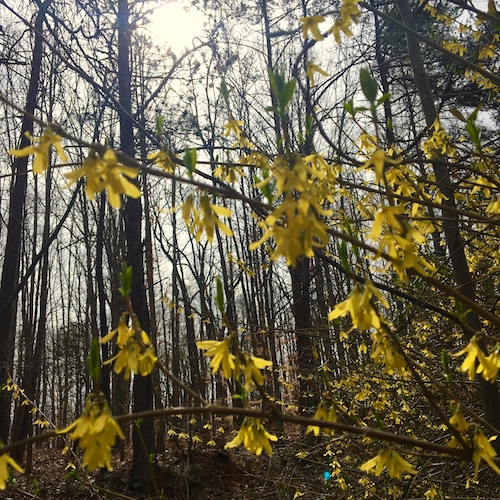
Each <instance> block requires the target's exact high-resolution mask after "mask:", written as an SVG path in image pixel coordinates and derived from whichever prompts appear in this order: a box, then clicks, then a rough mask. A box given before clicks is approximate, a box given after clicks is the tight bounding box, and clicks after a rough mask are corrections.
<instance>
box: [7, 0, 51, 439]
mask: <svg viewBox="0 0 500 500" xmlns="http://www.w3.org/2000/svg"><path fill="white" fill-rule="evenodd" d="M51 3H52V0H45V2H44V3H43V4H41V5H40V9H39V11H38V14H37V16H36V20H35V28H36V30H35V42H34V46H33V59H32V62H31V78H30V82H29V87H28V94H27V99H26V111H27V112H28V113H31V114H34V113H35V109H36V106H37V94H38V84H39V81H40V73H41V72H40V69H41V66H42V55H43V47H42V35H41V33H42V29H43V23H44V21H45V13H46V11H47V8H48V7H49V6H50V4H51ZM26 132H29V133H33V122H32V120H31V119H30V118H29V116H27V115H24V117H23V122H22V126H21V140H20V147H21V148H23V147H26V146H28V145H29V143H30V141H29V139H28V138H27V137H26V136H25V133H26ZM12 171H13V173H14V184H13V186H12V189H11V192H10V204H9V220H8V223H7V242H6V245H5V258H4V261H3V268H2V280H1V282H0V325H2V328H0V385H1V384H2V383H4V382H5V381H6V380H7V377H8V375H9V372H10V370H11V368H12V361H13V354H14V337H15V316H14V311H16V305H15V302H16V298H15V297H13V291H14V290H15V288H16V284H17V279H18V273H19V259H20V248H21V230H22V225H23V218H24V201H25V198H26V186H27V172H28V158H27V157H22V158H16V159H15V161H14V165H13V169H12ZM10 403H11V399H10V392H9V391H0V439H1V440H2V441H3V442H7V438H8V435H9V428H10Z"/></svg>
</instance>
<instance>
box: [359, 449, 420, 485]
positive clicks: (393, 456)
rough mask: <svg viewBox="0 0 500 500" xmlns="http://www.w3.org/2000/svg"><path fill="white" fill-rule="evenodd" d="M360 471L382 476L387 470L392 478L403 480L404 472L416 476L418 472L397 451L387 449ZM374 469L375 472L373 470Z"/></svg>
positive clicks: (364, 465) (366, 463)
mask: <svg viewBox="0 0 500 500" xmlns="http://www.w3.org/2000/svg"><path fill="white" fill-rule="evenodd" d="M360 469H361V470H362V471H363V472H372V471H373V473H374V474H375V475H376V476H380V474H382V472H383V471H384V470H385V469H387V471H388V472H389V475H390V476H391V477H395V478H396V479H401V477H402V475H403V473H404V472H407V473H409V474H416V473H417V471H416V470H415V469H414V468H413V467H412V466H411V464H410V463H409V462H407V461H406V460H405V459H404V458H403V457H402V456H401V455H400V454H399V453H398V452H397V451H396V450H394V449H393V448H390V447H385V448H384V449H383V450H382V451H381V452H380V453H379V454H378V455H377V456H376V457H374V458H371V459H370V460H368V461H367V462H365V463H364V464H363V465H361V467H360ZM373 469H374V470H373Z"/></svg>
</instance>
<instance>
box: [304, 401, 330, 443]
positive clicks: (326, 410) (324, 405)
mask: <svg viewBox="0 0 500 500" xmlns="http://www.w3.org/2000/svg"><path fill="white" fill-rule="evenodd" d="M314 418H315V419H317V420H324V421H325V422H336V421H337V410H336V408H335V404H334V403H333V401H329V402H327V401H325V400H323V401H321V403H320V404H319V405H318V409H317V410H316V413H315V414H314ZM310 432H312V433H314V435H315V436H319V432H320V427H319V426H317V425H308V426H307V429H306V434H309V433H310ZM324 432H325V434H333V432H334V431H333V429H324Z"/></svg>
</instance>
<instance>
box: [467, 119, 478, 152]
mask: <svg viewBox="0 0 500 500" xmlns="http://www.w3.org/2000/svg"><path fill="white" fill-rule="evenodd" d="M465 130H467V132H468V134H469V136H470V138H471V140H472V142H473V143H474V145H475V146H476V148H477V149H478V150H479V149H481V129H480V128H479V127H478V126H477V124H476V122H475V121H474V120H473V119H472V118H469V119H468V120H467V125H466V126H465Z"/></svg>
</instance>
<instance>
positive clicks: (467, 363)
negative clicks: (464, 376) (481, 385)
mask: <svg viewBox="0 0 500 500" xmlns="http://www.w3.org/2000/svg"><path fill="white" fill-rule="evenodd" d="M462 354H467V356H466V357H465V359H464V361H463V363H462V365H461V366H460V371H462V372H467V373H468V376H469V380H474V374H475V373H481V374H482V376H483V378H484V379H485V380H489V381H491V382H494V381H495V380H496V378H497V374H498V370H499V369H500V355H499V352H498V351H497V350H495V351H494V352H492V353H491V354H490V355H489V356H486V355H485V354H484V352H483V350H482V349H481V348H480V347H479V345H478V344H477V341H476V339H475V337H473V338H472V339H471V341H470V342H469V344H468V345H467V346H466V347H465V348H464V349H462V350H461V351H460V352H457V353H456V354H454V356H461V355H462ZM476 358H477V359H476ZM476 361H478V364H477V367H476Z"/></svg>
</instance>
